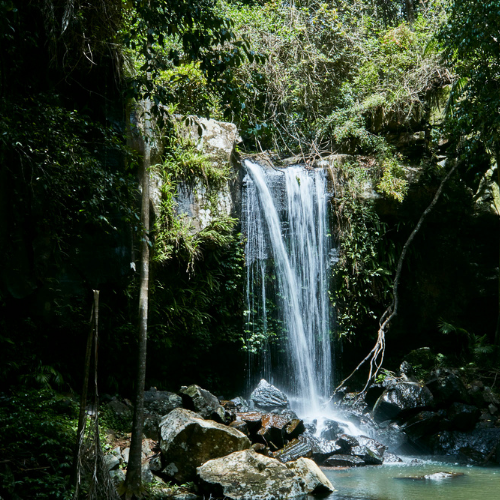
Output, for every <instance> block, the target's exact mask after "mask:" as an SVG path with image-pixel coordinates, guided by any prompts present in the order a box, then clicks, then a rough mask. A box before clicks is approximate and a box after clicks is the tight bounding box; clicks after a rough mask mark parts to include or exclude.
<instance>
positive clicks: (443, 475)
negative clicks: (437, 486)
mask: <svg viewBox="0 0 500 500" xmlns="http://www.w3.org/2000/svg"><path fill="white" fill-rule="evenodd" d="M461 476H464V473H463V472H434V473H433V474H426V475H425V476H408V477H397V478H395V479H406V480H413V481H441V480H443V479H453V478H456V477H461Z"/></svg>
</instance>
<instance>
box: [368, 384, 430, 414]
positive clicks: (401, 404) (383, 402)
mask: <svg viewBox="0 0 500 500" xmlns="http://www.w3.org/2000/svg"><path fill="white" fill-rule="evenodd" d="M433 405H434V398H433V396H432V393H431V392H430V391H429V389H428V388H427V387H425V386H421V385H419V384H417V383H415V382H399V383H397V384H396V385H394V386H392V387H389V388H388V389H386V390H385V391H384V392H383V394H382V396H380V397H379V398H378V400H377V402H376V403H375V406H374V407H373V418H374V419H375V421H377V422H382V421H384V420H390V419H393V418H396V417H399V416H400V415H401V414H402V413H409V412H410V411H413V412H415V413H417V411H415V410H418V409H422V410H423V409H426V408H429V407H432V406H433Z"/></svg>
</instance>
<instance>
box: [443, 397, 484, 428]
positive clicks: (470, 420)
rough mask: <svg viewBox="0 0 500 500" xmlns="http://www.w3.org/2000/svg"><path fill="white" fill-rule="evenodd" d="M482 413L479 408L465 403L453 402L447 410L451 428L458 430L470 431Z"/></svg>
mask: <svg viewBox="0 0 500 500" xmlns="http://www.w3.org/2000/svg"><path fill="white" fill-rule="evenodd" d="M480 415H481V412H480V410H479V408H477V407H476V406H472V405H466V404H464V403H457V402H455V403H453V404H452V405H451V406H450V407H449V408H448V411H447V417H448V420H449V422H450V429H453V430H457V431H470V430H472V429H474V426H475V425H476V422H477V420H478V418H479V416H480Z"/></svg>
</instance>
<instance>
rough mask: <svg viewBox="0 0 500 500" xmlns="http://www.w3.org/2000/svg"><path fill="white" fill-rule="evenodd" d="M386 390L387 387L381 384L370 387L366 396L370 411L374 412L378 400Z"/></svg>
mask: <svg viewBox="0 0 500 500" xmlns="http://www.w3.org/2000/svg"><path fill="white" fill-rule="evenodd" d="M385 390H386V387H385V386H384V385H383V384H381V383H376V384H372V385H370V387H368V389H367V391H366V394H365V402H366V405H367V409H368V410H370V411H371V410H372V409H373V407H374V405H375V403H376V402H377V400H378V398H379V397H380V396H382V394H383V392H384V391H385Z"/></svg>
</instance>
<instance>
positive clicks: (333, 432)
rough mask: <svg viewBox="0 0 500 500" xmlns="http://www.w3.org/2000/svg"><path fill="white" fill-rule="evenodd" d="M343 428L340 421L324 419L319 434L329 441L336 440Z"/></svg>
mask: <svg viewBox="0 0 500 500" xmlns="http://www.w3.org/2000/svg"><path fill="white" fill-rule="evenodd" d="M342 433H343V430H342V428H341V427H340V425H339V423H338V422H336V421H335V420H330V419H325V420H324V421H323V427H322V430H321V432H320V434H319V437H320V438H321V439H326V440H328V441H332V440H334V439H335V438H336V437H337V436H338V435H339V434H342Z"/></svg>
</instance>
